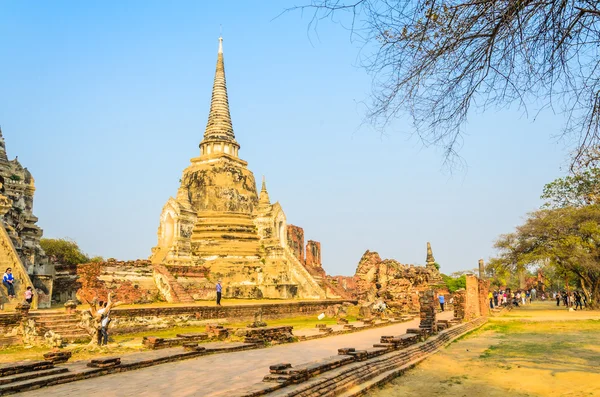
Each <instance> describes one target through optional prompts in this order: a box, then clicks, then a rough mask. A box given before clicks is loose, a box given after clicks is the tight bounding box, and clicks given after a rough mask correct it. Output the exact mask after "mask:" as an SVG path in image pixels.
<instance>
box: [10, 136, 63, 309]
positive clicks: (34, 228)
mask: <svg viewBox="0 0 600 397" xmlns="http://www.w3.org/2000/svg"><path fill="white" fill-rule="evenodd" d="M0 192H1V193H0V224H1V226H2V229H3V230H2V234H3V235H2V236H0V262H1V263H2V266H3V269H2V270H4V269H6V268H7V267H11V268H12V270H13V274H14V276H15V284H14V286H15V295H16V296H17V297H18V298H19V300H21V299H23V294H24V292H25V289H26V288H27V287H28V286H31V287H33V289H34V300H33V308H37V307H40V308H47V307H50V304H51V297H52V278H53V276H54V266H53V265H51V264H49V261H48V258H47V257H46V254H45V252H44V250H43V249H42V247H41V246H40V239H41V237H42V234H43V232H42V229H41V228H40V227H39V226H38V225H37V221H38V218H37V217H36V216H35V215H34V214H33V198H34V193H35V181H34V179H33V176H32V175H31V172H29V170H28V169H27V168H24V167H23V166H22V165H21V163H20V162H19V159H18V158H15V159H14V160H8V156H7V154H6V144H5V141H4V137H3V135H2V130H1V129H0ZM4 233H5V234H6V236H5V235H4ZM10 303H12V302H11V301H10V300H9V299H8V297H7V295H6V289H5V288H4V287H2V288H0V305H2V304H5V309H6V308H8V306H9V304H10Z"/></svg>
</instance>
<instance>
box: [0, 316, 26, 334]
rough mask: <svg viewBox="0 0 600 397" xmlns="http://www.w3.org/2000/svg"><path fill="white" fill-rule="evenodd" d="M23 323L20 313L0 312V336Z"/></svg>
mask: <svg viewBox="0 0 600 397" xmlns="http://www.w3.org/2000/svg"><path fill="white" fill-rule="evenodd" d="M20 323H21V314H20V313H2V314H0V336H3V335H6V334H9V333H11V332H12V330H13V329H14V328H15V327H18V326H19V324H20Z"/></svg>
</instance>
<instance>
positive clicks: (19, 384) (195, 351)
mask: <svg viewBox="0 0 600 397" xmlns="http://www.w3.org/2000/svg"><path fill="white" fill-rule="evenodd" d="M187 345H188V346H186V345H184V349H183V351H174V352H171V353H169V354H164V355H162V356H159V357H154V358H150V359H148V358H141V359H138V360H133V359H129V360H127V361H126V362H125V363H122V362H121V358H120V357H102V358H97V359H93V360H91V361H90V362H88V363H87V364H86V366H87V367H88V368H86V369H82V368H81V367H79V366H78V367H66V366H62V367H55V366H54V363H53V362H52V361H50V360H49V359H47V360H44V361H32V362H23V363H10V364H0V396H4V395H8V394H14V393H20V392H23V391H27V390H33V389H39V388H41V387H47V386H53V385H58V384H63V383H69V382H74V381H78V380H83V379H88V378H94V377H98V376H103V375H109V374H114V373H117V372H125V371H131V370H134V369H139V368H146V367H150V366H154V365H158V364H163V363H167V362H173V361H179V360H184V359H190V358H195V357H199V356H202V355H205V354H212V353H217V352H225V351H228V352H233V351H240V350H249V349H256V348H258V347H260V346H257V345H250V344H242V343H239V344H237V345H236V346H220V347H216V348H214V347H213V348H205V347H201V346H198V344H197V343H193V342H190V343H188V344H187ZM60 353H62V352H60ZM67 355H69V353H68V352H67ZM50 357H51V358H53V359H58V360H64V359H65V355H62V354H58V355H57V354H54V355H48V358H50ZM59 357H60V358H59ZM69 357H70V355H69ZM63 362H64V361H63Z"/></svg>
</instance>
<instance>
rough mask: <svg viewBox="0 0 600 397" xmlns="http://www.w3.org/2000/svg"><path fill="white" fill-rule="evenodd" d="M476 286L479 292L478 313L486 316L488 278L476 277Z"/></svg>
mask: <svg viewBox="0 0 600 397" xmlns="http://www.w3.org/2000/svg"><path fill="white" fill-rule="evenodd" d="M477 288H478V292H479V308H480V315H481V316H483V317H487V316H489V314H490V300H489V299H488V293H489V292H490V282H489V280H482V279H478V280H477Z"/></svg>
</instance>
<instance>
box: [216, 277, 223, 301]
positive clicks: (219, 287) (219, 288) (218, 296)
mask: <svg viewBox="0 0 600 397" xmlns="http://www.w3.org/2000/svg"><path fill="white" fill-rule="evenodd" d="M222 291H223V287H222V286H221V280H218V281H217V306H221V292H222Z"/></svg>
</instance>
